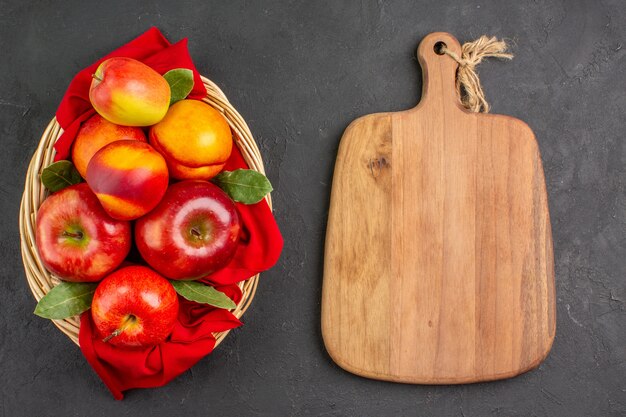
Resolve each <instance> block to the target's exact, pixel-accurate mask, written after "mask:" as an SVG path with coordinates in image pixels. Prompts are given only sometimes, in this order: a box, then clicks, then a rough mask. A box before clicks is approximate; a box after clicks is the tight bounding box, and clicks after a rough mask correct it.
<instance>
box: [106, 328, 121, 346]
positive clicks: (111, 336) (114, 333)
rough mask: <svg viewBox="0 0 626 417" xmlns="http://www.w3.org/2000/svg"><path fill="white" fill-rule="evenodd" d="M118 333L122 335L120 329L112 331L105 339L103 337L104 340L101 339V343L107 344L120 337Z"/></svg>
mask: <svg viewBox="0 0 626 417" xmlns="http://www.w3.org/2000/svg"><path fill="white" fill-rule="evenodd" d="M120 333H122V330H121V329H115V330H114V331H113V333H111V334H110V335H108V336H107V337H105V338H104V339H102V341H103V342H104V343H106V342H108V341H109V340H111V339H113V338H114V337H116V336H119V335H120Z"/></svg>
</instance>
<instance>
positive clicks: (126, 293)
mask: <svg viewBox="0 0 626 417" xmlns="http://www.w3.org/2000/svg"><path fill="white" fill-rule="evenodd" d="M91 316H92V317H93V321H94V324H95V325H96V328H97V329H98V333H99V334H100V336H101V337H102V338H103V340H104V341H106V342H109V343H111V344H112V345H116V346H153V345H157V344H159V343H161V342H162V341H164V340H165V339H166V338H167V336H169V334H170V333H172V330H173V329H174V324H175V323H176V318H177V316H178V296H177V295H176V291H175V290H174V287H172V284H170V282H169V281H168V280H166V279H165V278H163V277H162V276H161V275H159V274H157V273H156V272H154V271H153V270H151V269H150V268H147V267H145V266H127V267H124V268H121V269H119V270H117V271H115V272H114V273H112V274H111V275H109V276H108V277H106V278H105V279H103V280H102V282H101V283H100V284H98V288H96V292H95V294H94V295H93V301H92V302H91Z"/></svg>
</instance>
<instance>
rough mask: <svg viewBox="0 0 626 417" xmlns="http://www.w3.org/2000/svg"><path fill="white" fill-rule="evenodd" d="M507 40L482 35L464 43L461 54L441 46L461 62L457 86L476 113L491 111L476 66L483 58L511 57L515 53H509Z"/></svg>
mask: <svg viewBox="0 0 626 417" xmlns="http://www.w3.org/2000/svg"><path fill="white" fill-rule="evenodd" d="M506 50H507V44H506V42H505V41H501V40H498V39H497V38H496V37H495V36H494V37H491V38H489V37H487V36H485V35H483V36H481V37H480V38H478V39H477V40H475V41H473V42H467V43H464V44H463V46H462V47H461V56H460V57H459V56H458V55H457V54H456V53H454V52H453V51H451V50H449V49H448V48H446V46H445V45H443V47H442V48H441V52H443V53H444V54H446V55H448V56H449V57H450V58H452V59H454V60H455V61H456V62H458V64H459V69H458V71H457V74H456V88H457V91H458V92H459V95H460V97H461V103H463V105H464V106H465V107H466V108H467V109H469V110H470V111H472V112H474V113H480V112H482V113H489V103H487V99H486V98H485V93H484V91H483V87H482V85H481V84H480V79H479V78H478V73H477V72H476V66H477V65H478V64H480V63H481V62H482V60H483V58H488V57H493V58H501V59H511V58H513V54H510V53H507V52H506Z"/></svg>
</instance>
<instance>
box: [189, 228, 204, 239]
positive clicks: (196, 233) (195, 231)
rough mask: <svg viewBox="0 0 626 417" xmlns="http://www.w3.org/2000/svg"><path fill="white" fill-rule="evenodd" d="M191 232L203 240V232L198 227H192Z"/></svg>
mask: <svg viewBox="0 0 626 417" xmlns="http://www.w3.org/2000/svg"><path fill="white" fill-rule="evenodd" d="M191 234H192V235H194V237H196V238H198V239H200V240H202V233H200V231H199V230H198V229H196V228H195V227H192V228H191Z"/></svg>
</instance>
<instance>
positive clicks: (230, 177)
mask: <svg viewBox="0 0 626 417" xmlns="http://www.w3.org/2000/svg"><path fill="white" fill-rule="evenodd" d="M212 181H213V182H214V183H215V185H217V186H218V187H220V188H221V189H222V190H224V191H225V192H226V194H228V196H229V197H230V198H232V199H233V201H236V202H238V203H243V204H254V203H258V202H259V201H261V200H263V197H265V196H266V195H267V194H268V193H270V192H271V191H272V190H273V188H272V184H270V181H269V180H268V179H267V177H266V176H265V175H263V174H261V173H260V172H257V171H254V170H252V169H236V170H234V171H222V172H220V173H219V174H218V175H217V176H216V177H214V178H213V180H212Z"/></svg>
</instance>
